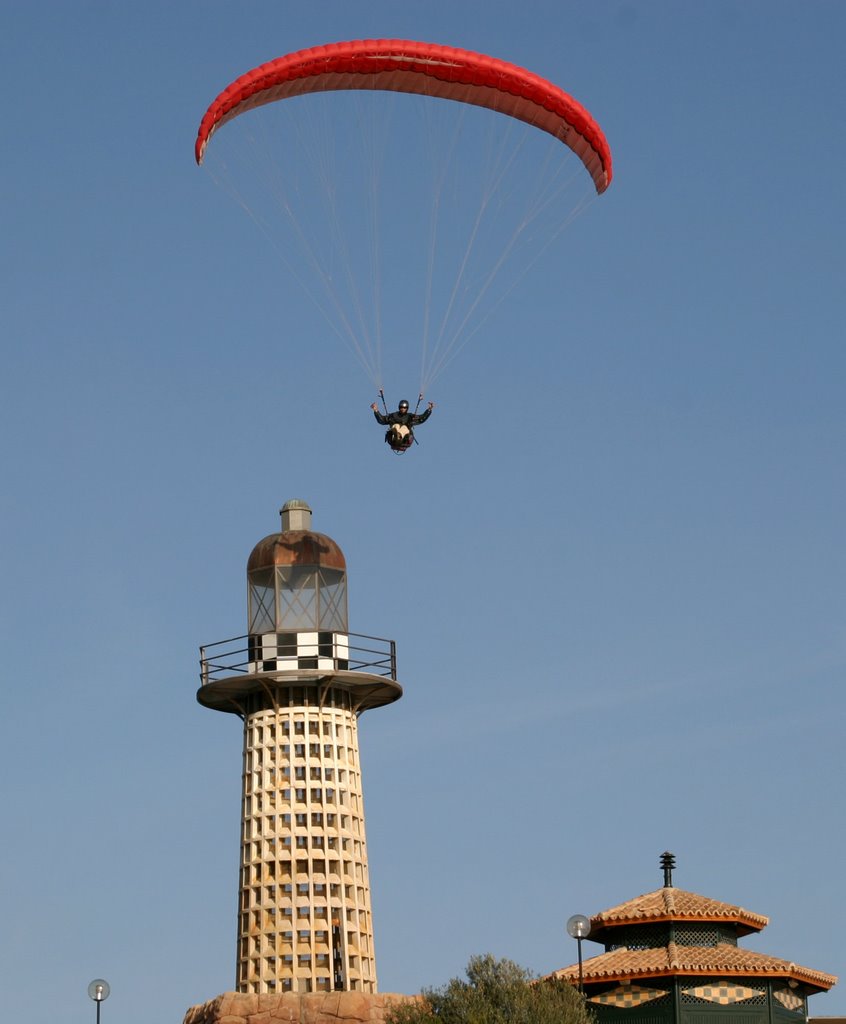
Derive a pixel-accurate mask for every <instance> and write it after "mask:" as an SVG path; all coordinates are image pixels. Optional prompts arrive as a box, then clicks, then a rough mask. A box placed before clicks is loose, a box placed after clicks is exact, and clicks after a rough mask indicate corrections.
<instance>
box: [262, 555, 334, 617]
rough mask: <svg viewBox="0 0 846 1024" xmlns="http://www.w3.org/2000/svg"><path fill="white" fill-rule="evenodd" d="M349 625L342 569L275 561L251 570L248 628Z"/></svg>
mask: <svg viewBox="0 0 846 1024" xmlns="http://www.w3.org/2000/svg"><path fill="white" fill-rule="evenodd" d="M308 629H316V630H330V631H335V630H339V631H345V630H346V629H347V580H346V573H345V572H344V571H343V570H342V569H333V568H328V567H325V566H302V565H276V566H274V567H273V568H270V569H257V570H254V571H253V572H251V573H250V574H249V631H250V633H271V632H274V631H283V630H308Z"/></svg>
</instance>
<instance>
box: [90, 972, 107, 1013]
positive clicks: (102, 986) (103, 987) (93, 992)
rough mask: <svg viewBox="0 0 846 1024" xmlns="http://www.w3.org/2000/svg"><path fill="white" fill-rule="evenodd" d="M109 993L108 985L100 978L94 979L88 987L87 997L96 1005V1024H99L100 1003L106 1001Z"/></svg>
mask: <svg viewBox="0 0 846 1024" xmlns="http://www.w3.org/2000/svg"><path fill="white" fill-rule="evenodd" d="M109 992H111V989H110V988H109V983H108V982H107V981H104V980H103V979H102V978H95V979H94V980H93V981H92V982H91V984H90V985H89V986H88V995H89V996H90V997H91V998H92V999H93V1000H94V1002H95V1003H96V1004H97V1024H100V1003H102V1002H103V1000H104V999H108V997H109Z"/></svg>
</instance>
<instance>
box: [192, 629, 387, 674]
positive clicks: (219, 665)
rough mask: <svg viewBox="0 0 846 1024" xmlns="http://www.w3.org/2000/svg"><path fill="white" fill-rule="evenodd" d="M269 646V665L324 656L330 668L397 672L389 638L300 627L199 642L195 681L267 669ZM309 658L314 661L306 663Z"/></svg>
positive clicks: (321, 662)
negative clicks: (289, 630) (197, 670)
mask: <svg viewBox="0 0 846 1024" xmlns="http://www.w3.org/2000/svg"><path fill="white" fill-rule="evenodd" d="M273 637H275V638H276V643H275V644H274V643H273V641H272V640H271V641H270V643H268V640H269V639H270V638H273ZM306 638H308V639H306ZM313 638H316V639H313ZM303 651H307V652H308V655H307V656H303V655H302V652H303ZM268 652H270V653H271V654H272V655H273V660H274V662H275V664H274V666H273V668H271V669H270V670H271V671H280V672H282V671H292V672H295V671H297V669H298V668H323V667H325V662H327V661H329V662H332V663H333V668H335V669H343V670H344V671H348V672H369V673H371V674H372V675H376V676H385V677H387V678H389V679H396V677H397V650H396V644H395V643H394V641H393V640H384V639H382V638H381V637H376V636H366V635H365V634H363V633H332V632H324V631H316V630H300V631H291V632H284V633H282V632H280V633H276V634H273V633H271V634H267V633H264V634H247V635H246V636H236V637H232V638H231V639H229V640H218V641H217V642H216V643H213V644H204V645H203V646H202V647H200V683H201V685H202V686H206V685H207V684H208V683H212V682H215V680H218V679H224V678H227V677H230V676H238V675H255V674H257V673H259V672H264V671H268V669H267V668H266V667H265V666H266V665H267V663H268ZM298 652H299V654H300V656H299V658H298V656H297V653H298ZM312 661H313V662H314V664H313V665H312V664H310V662H312ZM298 662H303V663H301V664H298ZM327 670H328V671H331V669H327Z"/></svg>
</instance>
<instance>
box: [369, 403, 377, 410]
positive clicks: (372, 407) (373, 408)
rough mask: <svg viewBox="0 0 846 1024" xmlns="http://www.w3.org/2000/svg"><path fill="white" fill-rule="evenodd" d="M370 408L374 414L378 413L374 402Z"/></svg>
mask: <svg viewBox="0 0 846 1024" xmlns="http://www.w3.org/2000/svg"><path fill="white" fill-rule="evenodd" d="M370 408H371V409H372V410H373V411H374V412H378V411H379V406H378V405H377V404H376V403H375V402H374V403H373V404H372V405H371V406H370Z"/></svg>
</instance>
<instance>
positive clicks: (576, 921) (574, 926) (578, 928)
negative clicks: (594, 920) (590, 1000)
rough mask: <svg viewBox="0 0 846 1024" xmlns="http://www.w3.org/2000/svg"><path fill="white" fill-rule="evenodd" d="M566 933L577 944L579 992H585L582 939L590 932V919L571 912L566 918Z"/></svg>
mask: <svg viewBox="0 0 846 1024" xmlns="http://www.w3.org/2000/svg"><path fill="white" fill-rule="evenodd" d="M567 934H568V935H569V936H570V937H571V938H573V939H575V940H576V942H578V944H579V994H580V995H582V996H584V994H585V976H584V972H583V971H582V939H586V938H587V936H588V935H589V934H590V921H589V920H588V919H587V918H586V917H585V915H584V914H573V916H572V917H570V918H568V919H567Z"/></svg>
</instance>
